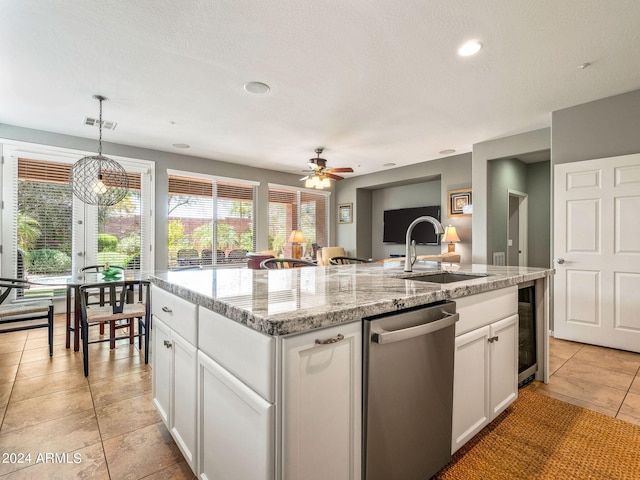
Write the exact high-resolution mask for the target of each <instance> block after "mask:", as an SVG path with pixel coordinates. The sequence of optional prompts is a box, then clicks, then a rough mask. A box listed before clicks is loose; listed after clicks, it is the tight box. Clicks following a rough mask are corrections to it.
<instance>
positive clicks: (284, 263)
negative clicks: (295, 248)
mask: <svg viewBox="0 0 640 480" xmlns="http://www.w3.org/2000/svg"><path fill="white" fill-rule="evenodd" d="M315 266H317V265H316V264H315V263H313V262H308V261H307V260H301V259H298V258H267V259H266V260H263V261H262V263H260V268H261V269H263V270H279V269H281V268H295V267H315Z"/></svg>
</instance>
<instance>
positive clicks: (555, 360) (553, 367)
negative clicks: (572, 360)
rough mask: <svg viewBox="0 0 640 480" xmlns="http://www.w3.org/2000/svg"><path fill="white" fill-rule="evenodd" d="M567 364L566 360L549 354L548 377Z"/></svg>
mask: <svg viewBox="0 0 640 480" xmlns="http://www.w3.org/2000/svg"><path fill="white" fill-rule="evenodd" d="M566 362H567V359H566V358H562V357H557V356H555V355H552V354H549V375H553V374H554V373H555V372H556V371H557V370H558V369H559V368H560V367H561V366H562V365H564V364H565V363H566Z"/></svg>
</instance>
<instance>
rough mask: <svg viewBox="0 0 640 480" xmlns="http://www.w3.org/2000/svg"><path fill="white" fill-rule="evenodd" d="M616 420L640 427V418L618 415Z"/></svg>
mask: <svg viewBox="0 0 640 480" xmlns="http://www.w3.org/2000/svg"><path fill="white" fill-rule="evenodd" d="M616 418H617V419H618V420H624V421H625V422H629V423H633V424H634V425H638V426H639V427H640V418H636V417H632V416H630V415H625V414H624V413H618V415H616Z"/></svg>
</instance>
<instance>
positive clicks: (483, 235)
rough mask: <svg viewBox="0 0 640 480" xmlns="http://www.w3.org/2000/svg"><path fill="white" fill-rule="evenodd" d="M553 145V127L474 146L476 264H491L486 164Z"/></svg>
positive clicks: (474, 242) (474, 246) (474, 237)
mask: <svg viewBox="0 0 640 480" xmlns="http://www.w3.org/2000/svg"><path fill="white" fill-rule="evenodd" d="M550 145H551V129H550V128H543V129H540V130H534V131H532V132H526V133H521V134H517V135H511V136H509V137H504V138H498V139H495V140H488V141H486V142H481V143H476V144H474V145H473V164H472V174H473V198H474V205H473V263H492V261H493V260H492V257H491V255H490V249H489V247H490V245H489V243H488V238H489V233H488V232H489V223H488V215H489V214H488V211H487V203H486V199H487V198H488V197H489V191H488V188H487V185H488V177H487V165H488V162H489V161H490V160H493V159H499V158H507V157H518V155H523V154H527V153H532V152H540V151H542V150H548V149H549V148H550Z"/></svg>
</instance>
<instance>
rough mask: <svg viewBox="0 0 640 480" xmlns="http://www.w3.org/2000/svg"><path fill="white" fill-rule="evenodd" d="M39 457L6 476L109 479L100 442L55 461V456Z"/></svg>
mask: <svg viewBox="0 0 640 480" xmlns="http://www.w3.org/2000/svg"><path fill="white" fill-rule="evenodd" d="M40 458H41V459H43V460H44V461H43V462H41V463H34V464H33V465H32V466H30V467H28V468H25V469H22V470H18V471H16V472H13V473H11V474H9V475H8V477H9V476H10V477H11V480H33V479H44V478H49V479H67V478H73V479H78V480H82V479H87V480H109V472H108V470H107V463H106V460H105V458H104V452H103V450H102V444H101V443H96V444H94V445H91V446H89V447H85V448H81V449H79V450H76V451H74V452H69V453H68V454H66V455H65V456H60V457H58V459H57V461H56V459H55V458H49V461H46V459H47V457H46V456H42V457H40ZM0 478H5V477H0Z"/></svg>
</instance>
